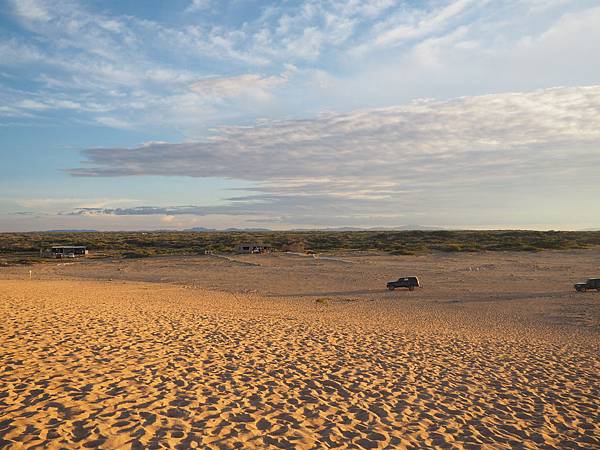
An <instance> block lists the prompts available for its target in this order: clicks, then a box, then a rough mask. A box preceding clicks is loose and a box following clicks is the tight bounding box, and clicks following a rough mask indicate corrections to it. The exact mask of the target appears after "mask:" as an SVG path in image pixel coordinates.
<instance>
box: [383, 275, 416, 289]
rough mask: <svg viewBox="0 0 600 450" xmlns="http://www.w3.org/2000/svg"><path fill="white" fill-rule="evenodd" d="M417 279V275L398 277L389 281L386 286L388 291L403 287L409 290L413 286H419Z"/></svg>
mask: <svg viewBox="0 0 600 450" xmlns="http://www.w3.org/2000/svg"><path fill="white" fill-rule="evenodd" d="M419 286H420V285H419V279H418V278H417V277H402V278H398V279H397V280H396V281H390V282H389V283H388V284H387V288H388V289H389V290H390V291H393V290H394V289H396V288H401V287H405V288H408V290H409V291H414V290H415V287H419Z"/></svg>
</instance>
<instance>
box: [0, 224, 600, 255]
mask: <svg viewBox="0 0 600 450" xmlns="http://www.w3.org/2000/svg"><path fill="white" fill-rule="evenodd" d="M242 242H262V243H268V244H271V245H272V246H273V249H274V250H275V251H281V250H287V249H289V248H290V247H292V248H293V247H301V248H304V249H306V250H307V251H314V252H333V251H381V252H388V253H391V254H397V255H409V254H421V253H428V252H432V251H440V252H479V251H540V250H547V249H553V250H568V249H579V248H588V247H592V246H595V245H600V231H577V232H576V231H520V230H511V231H500V230H499V231H446V230H439V231H273V232H183V231H182V232H171V231H161V232H83V233H55V232H47V233H0V263H1V262H2V260H4V261H6V260H7V258H9V259H11V260H15V261H16V260H19V261H23V262H24V261H26V260H27V259H28V258H29V259H31V258H33V257H35V255H36V254H37V255H39V250H40V248H48V247H50V246H51V245H61V244H68V245H70V244H72V245H85V246H87V247H88V248H89V250H90V252H91V255H93V256H95V257H101V256H107V257H108V256H119V257H124V258H143V257H147V256H155V255H194V254H203V253H204V252H205V251H211V252H231V251H233V249H234V246H235V245H236V244H238V243H242ZM24 258H25V259H24Z"/></svg>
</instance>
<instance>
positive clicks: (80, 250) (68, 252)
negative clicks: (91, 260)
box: [40, 245, 89, 258]
mask: <svg viewBox="0 0 600 450" xmlns="http://www.w3.org/2000/svg"><path fill="white" fill-rule="evenodd" d="M40 253H41V255H42V256H44V257H46V258H77V257H85V256H87V255H88V253H89V252H88V249H87V248H86V247H84V246H82V245H53V246H52V247H50V248H49V249H46V250H43V249H42V250H41V251H40Z"/></svg>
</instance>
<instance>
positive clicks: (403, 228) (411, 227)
mask: <svg viewBox="0 0 600 450" xmlns="http://www.w3.org/2000/svg"><path fill="white" fill-rule="evenodd" d="M443 229H444V228H438V227H428V226H423V225H402V226H399V227H373V228H360V227H331V228H294V229H291V230H281V231H419V230H420V231H435V230H443ZM138 231H139V232H145V233H152V232H174V231H189V232H194V233H211V232H217V231H219V232H251V233H260V232H272V231H275V230H272V229H270V228H225V229H217V228H206V227H193V228H186V229H184V230H175V229H162V230H138ZM585 231H597V230H585ZM41 232H42V233H99V231H98V230H87V229H81V230H78V229H56V230H45V231H41ZM134 232H135V231H134Z"/></svg>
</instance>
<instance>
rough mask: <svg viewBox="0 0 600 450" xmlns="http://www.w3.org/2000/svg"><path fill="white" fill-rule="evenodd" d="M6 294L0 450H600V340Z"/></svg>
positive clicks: (56, 290)
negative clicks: (172, 449)
mask: <svg viewBox="0 0 600 450" xmlns="http://www.w3.org/2000/svg"><path fill="white" fill-rule="evenodd" d="M439 308H440V309H437V310H436V309H433V308H429V309H414V310H411V309H406V308H404V309H402V308H396V307H394V306H393V305H392V306H390V305H389V304H387V306H381V305H380V304H379V303H378V302H377V301H356V302H344V301H337V302H336V301H327V302H324V303H315V300H314V298H312V299H284V298H282V299H272V298H265V297H260V296H241V295H234V294H229V293H216V292H211V291H205V290H202V289H189V288H184V287H181V286H172V285H166V284H145V283H131V282H127V283H121V282H119V283H116V282H112V283H111V282H88V281H86V282H81V281H35V280H33V281H29V280H25V281H14V280H13V281H11V280H2V281H0V317H2V318H3V319H2V320H1V321H0V343H1V346H0V358H1V360H0V361H1V366H0V447H4V446H6V447H7V448H23V447H24V448H75V447H77V448H81V447H83V448H164V447H175V448H190V447H191V448H195V447H198V448H209V449H212V448H214V449H219V448H228V449H229V448H315V449H317V448H426V447H429V448H430V447H441V448H513V447H522V448H562V449H564V448H576V447H578V446H579V447H581V448H598V447H600V406H599V405H600V403H599V402H598V397H597V395H598V385H599V381H600V379H599V376H598V374H599V373H600V358H599V354H598V349H599V346H598V344H599V342H600V340H599V339H598V334H597V333H595V332H592V333H581V334H579V333H572V334H569V335H565V334H564V333H563V332H553V331H552V330H551V329H544V328H542V327H540V328H536V327H527V326H525V325H524V324H523V323H521V322H519V320H518V318H517V319H513V318H510V317H508V316H502V317H500V316H498V315H495V314H494V313H493V311H492V312H489V311H488V312H486V311H482V312H481V313H477V314H476V315H473V314H464V315H460V314H456V311H455V310H448V309H444V308H443V307H442V306H440V307H439Z"/></svg>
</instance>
